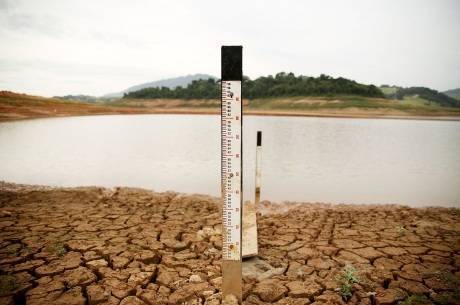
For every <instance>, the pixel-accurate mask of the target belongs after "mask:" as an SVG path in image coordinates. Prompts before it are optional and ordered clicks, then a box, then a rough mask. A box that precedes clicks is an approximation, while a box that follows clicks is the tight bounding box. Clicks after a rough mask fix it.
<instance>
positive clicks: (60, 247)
mask: <svg viewBox="0 0 460 305" xmlns="http://www.w3.org/2000/svg"><path fill="white" fill-rule="evenodd" d="M45 249H46V251H47V252H49V253H52V254H55V255H57V256H63V255H64V254H66V253H67V249H66V248H65V247H64V244H63V243H62V242H60V241H54V242H49V243H48V244H47V245H46V248H45Z"/></svg>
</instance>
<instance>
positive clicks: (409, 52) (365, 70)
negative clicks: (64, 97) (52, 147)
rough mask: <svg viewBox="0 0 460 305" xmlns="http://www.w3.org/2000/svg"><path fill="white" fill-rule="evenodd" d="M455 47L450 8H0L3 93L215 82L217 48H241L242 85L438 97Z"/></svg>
mask: <svg viewBox="0 0 460 305" xmlns="http://www.w3.org/2000/svg"><path fill="white" fill-rule="evenodd" d="M224 8H226V9H227V10H226V11H223V9H224ZM228 9H231V10H228ZM458 37H460V4H459V2H458V1H456V0H451V1H447V0H441V1H429V0H426V1H416V0H410V1H408V0H407V1H396V0H394V1H383V0H382V1H365V0H361V1H340V0H336V1H321V2H316V1H241V0H236V1H232V2H224V1H211V0H207V1H186V0H183V1H173V0H171V1H165V0H160V1H148V0H142V1H141V0H135V1H129V2H128V1H109V0H103V1H102V0H99V1H89V0H87V1H84V0H80V1H63V0H42V1H33V0H29V1H14V2H12V1H4V0H0V41H1V43H0V55H1V56H0V84H1V87H2V88H4V89H9V90H15V91H20V92H29V93H34V94H41V95H48V96H49V95H60V94H68V93H84V94H95V95H99V94H104V93H108V92H113V91H119V90H122V89H124V88H126V87H129V86H131V85H134V84H137V83H143V82H147V81H152V80H156V79H160V78H165V77H173V76H178V75H184V74H188V73H197V72H201V73H210V74H214V75H217V76H218V75H219V73H220V71H219V69H220V67H219V63H220V60H219V56H220V53H219V52H220V46H221V45H222V44H242V45H243V46H244V70H245V74H247V75H249V76H251V77H257V76H260V75H265V74H274V73H276V72H279V71H292V72H295V73H298V74H306V75H319V74H320V73H326V74H330V75H333V76H344V77H349V78H352V79H356V80H358V81H361V82H365V83H375V84H381V83H390V84H398V85H403V86H410V85H424V86H430V87H433V88H435V89H439V90H445V89H448V88H453V87H459V86H460V40H459V39H458Z"/></svg>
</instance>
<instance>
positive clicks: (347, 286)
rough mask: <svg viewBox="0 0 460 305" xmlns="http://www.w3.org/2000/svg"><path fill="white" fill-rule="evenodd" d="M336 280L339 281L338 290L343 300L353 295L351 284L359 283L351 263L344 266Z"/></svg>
mask: <svg viewBox="0 0 460 305" xmlns="http://www.w3.org/2000/svg"><path fill="white" fill-rule="evenodd" d="M336 280H337V281H338V282H339V283H340V287H339V288H338V291H339V293H340V295H341V296H342V298H343V299H344V300H345V301H348V300H349V299H351V297H352V295H353V284H359V282H360V279H359V277H358V272H357V270H356V268H355V267H353V266H352V265H347V266H345V267H344V268H343V270H342V272H341V274H340V275H339V276H337V278H336Z"/></svg>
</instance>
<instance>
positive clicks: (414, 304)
mask: <svg viewBox="0 0 460 305" xmlns="http://www.w3.org/2000/svg"><path fill="white" fill-rule="evenodd" d="M427 302H428V299H427V297H426V296H424V295H419V294H414V295H411V296H408V297H407V298H406V299H405V300H404V301H401V302H399V303H398V304H399V305H422V304H426V303H427Z"/></svg>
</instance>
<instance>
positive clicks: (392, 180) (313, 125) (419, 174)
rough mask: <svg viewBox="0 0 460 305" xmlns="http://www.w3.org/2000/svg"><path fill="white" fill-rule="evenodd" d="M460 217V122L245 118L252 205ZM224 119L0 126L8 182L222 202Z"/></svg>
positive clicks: (1, 168)
mask: <svg viewBox="0 0 460 305" xmlns="http://www.w3.org/2000/svg"><path fill="white" fill-rule="evenodd" d="M257 130H262V132H263V147H262V154H263V160H262V199H267V200H272V201H284V200H289V201H308V202H333V203H402V204H409V205H412V206H425V205H443V206H456V207H460V122H443V121H414V120H378V119H335V118H334V119H332V118H302V117H298V118H297V117H255V116H246V117H245V121H244V141H245V142H244V183H245V196H246V197H247V198H246V199H252V194H253V188H254V161H255V160H254V159H255V140H256V139H255V138H256V131H257ZM219 132H220V117H219V116H200V115H189V116H187V115H132V116H130V115H124V116H91V117H70V118H53V119H38V120H30V121H18V122H7V123H1V124H0V180H5V181H9V182H17V183H29V184H45V185H57V186H81V185H100V186H108V187H111V186H137V187H144V188H149V189H153V190H157V191H164V190H174V191H179V192H186V193H204V194H211V195H219V194H220V138H219Z"/></svg>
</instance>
